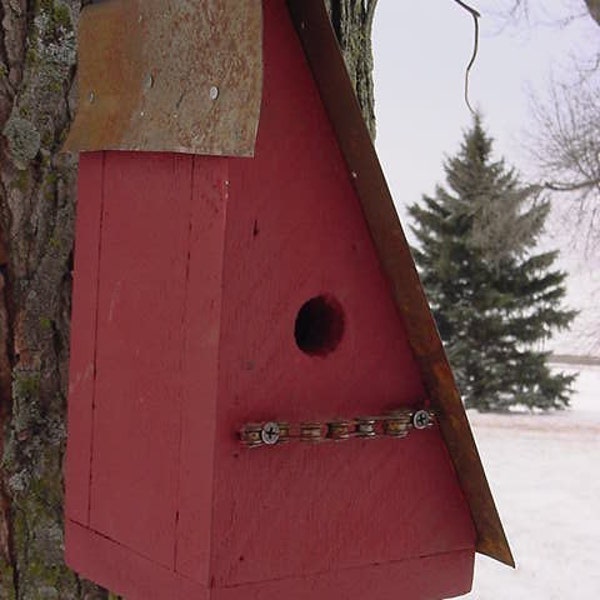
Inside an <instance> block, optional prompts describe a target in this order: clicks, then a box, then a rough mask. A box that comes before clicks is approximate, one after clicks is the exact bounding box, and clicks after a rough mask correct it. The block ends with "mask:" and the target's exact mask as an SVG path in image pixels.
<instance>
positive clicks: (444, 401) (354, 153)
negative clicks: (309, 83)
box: [286, 0, 515, 567]
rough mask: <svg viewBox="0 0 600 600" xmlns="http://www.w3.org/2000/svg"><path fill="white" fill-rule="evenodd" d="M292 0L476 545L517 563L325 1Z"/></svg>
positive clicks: (290, 3)
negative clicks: (467, 510) (465, 505)
mask: <svg viewBox="0 0 600 600" xmlns="http://www.w3.org/2000/svg"><path fill="white" fill-rule="evenodd" d="M286 1H287V5H288V9H289V12H290V15H291V17H292V21H293V23H294V26H295V28H296V31H297V33H298V36H299V38H300V41H301V43H302V46H303V48H304V53H305V55H306V58H307V61H308V63H309V65H310V68H311V71H312V73H313V76H314V78H315V81H316V84H317V86H318V89H319V91H320V95H321V99H322V101H323V103H324V105H325V109H326V111H327V114H328V116H329V119H330V121H331V124H332V126H333V128H334V131H335V133H336V136H337V139H338V142H339V145H340V149H341V151H342V154H343V156H344V158H345V160H346V163H347V165H348V169H349V170H350V172H351V173H352V176H353V181H354V186H355V189H356V192H357V195H358V197H359V200H360V203H361V205H362V209H363V213H364V215H365V219H366V221H367V224H368V227H369V230H370V233H371V237H372V239H373V242H374V244H375V248H376V250H377V254H378V257H379V260H380V263H381V266H382V269H383V271H384V273H385V275H386V277H387V279H388V282H389V284H390V288H391V292H392V296H393V298H394V302H395V304H396V307H397V309H398V312H399V313H400V315H401V317H402V319H403V321H404V323H405V325H406V328H407V331H408V337H409V341H410V345H411V347H412V350H413V352H414V355H415V358H416V360H417V363H418V365H419V367H420V369H421V372H422V373H423V377H424V383H425V386H426V388H427V391H428V393H429V394H430V398H431V402H432V406H433V408H434V409H435V410H436V411H437V413H438V415H439V424H440V429H441V433H442V436H443V438H444V441H445V443H446V446H447V448H448V452H449V454H450V457H451V459H452V462H453V464H454V467H455V469H456V473H457V477H458V480H459V482H460V485H461V487H462V490H463V493H464V495H465V498H466V500H467V502H468V504H469V508H470V511H471V515H472V518H473V522H474V524H475V529H476V531H477V543H476V550H477V551H478V552H480V553H482V554H486V555H488V556H490V557H492V558H494V559H496V560H498V561H500V562H503V563H505V564H507V565H509V566H512V567H514V566H515V561H514V558H513V556H512V552H511V550H510V546H509V544H508V540H507V539H506V535H505V533H504V529H503V527H502V523H501V521H500V517H499V515H498V511H497V509H496V505H495V503H494V499H493V497H492V493H491V490H490V487H489V484H488V481H487V478H486V476H485V472H484V470H483V466H482V464H481V459H480V457H479V453H478V451H477V447H476V445H475V440H474V438H473V433H472V431H471V427H470V425H469V422H468V419H467V416H466V413H465V409H464V406H463V404H462V400H461V398H460V394H459V392H458V389H457V387H456V383H455V381H454V376H453V374H452V370H451V368H450V364H449V362H448V359H447V357H446V354H445V352H444V349H443V346H442V342H441V339H440V337H439V334H438V331H437V327H436V325H435V321H434V319H433V316H432V314H431V311H430V309H429V304H428V302H427V299H426V297H425V294H424V291H423V288H422V285H421V282H420V279H419V276H418V274H417V270H416V268H415V264H414V261H413V258H412V255H411V253H410V250H409V246H408V243H407V241H406V237H405V235H404V232H403V230H402V226H401V224H400V221H399V218H398V215H397V213H396V209H395V207H394V203H393V200H392V197H391V194H390V191H389V189H388V186H387V183H386V180H385V176H384V174H383V171H382V169H381V166H380V164H379V159H378V158H377V153H376V151H375V148H374V146H373V143H372V141H371V137H370V135H369V132H368V129H367V127H366V124H365V122H364V119H363V116H362V113H361V110H360V106H359V103H358V100H357V98H356V95H355V92H354V88H353V86H352V83H351V81H350V78H349V76H348V72H347V70H346V66H345V63H344V59H343V56H342V53H341V50H340V47H339V45H338V42H337V39H336V37H335V32H334V31H333V27H332V26H331V22H330V20H329V16H328V14H327V10H326V8H325V5H324V3H323V0H286Z"/></svg>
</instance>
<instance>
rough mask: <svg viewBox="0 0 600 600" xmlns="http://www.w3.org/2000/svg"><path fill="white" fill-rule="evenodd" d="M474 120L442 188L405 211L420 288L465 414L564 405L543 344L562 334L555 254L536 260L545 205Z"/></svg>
mask: <svg viewBox="0 0 600 600" xmlns="http://www.w3.org/2000/svg"><path fill="white" fill-rule="evenodd" d="M492 145H493V140H492V139H491V138H490V137H489V136H488V135H487V134H486V132H485V131H484V129H483V127H482V124H481V119H480V117H479V116H476V117H475V119H474V122H473V126H472V128H471V129H470V130H469V131H468V132H466V133H465V136H464V139H463V143H462V145H461V148H460V151H459V152H458V154H457V155H456V156H455V157H453V158H450V159H448V160H447V161H446V163H445V165H444V170H445V175H446V183H447V186H446V188H444V187H442V186H438V187H437V189H436V192H435V195H434V196H433V197H428V196H424V197H423V202H422V203H421V204H413V205H411V206H410V207H409V212H410V215H411V217H412V219H413V223H414V224H413V226H412V230H413V232H414V234H415V235H416V238H417V240H418V247H417V248H414V249H413V252H414V256H415V260H416V262H417V266H418V267H419V270H420V273H421V279H422V281H423V285H424V287H425V290H426V292H427V295H428V297H429V301H430V303H431V307H432V310H433V313H434V316H435V319H436V322H437V325H438V328H439V331H440V335H441V337H442V340H443V341H444V344H445V347H446V351H447V353H448V358H449V360H450V363H451V364H452V367H453V369H454V374H455V377H456V380H457V384H458V387H459V389H460V391H461V394H462V396H463V399H464V402H465V405H466V406H467V407H473V408H478V409H480V410H505V409H507V408H508V407H510V406H514V405H525V406H528V407H530V408H541V409H549V408H563V407H565V406H568V403H569V394H570V391H571V384H572V383H573V380H574V377H573V376H570V375H565V374H563V373H558V374H555V373H552V372H551V371H550V369H549V367H548V365H547V358H548V354H549V353H548V352H544V351H542V350H540V346H541V343H542V342H543V341H544V340H545V339H547V338H549V337H550V336H551V334H552V333H553V332H554V331H556V330H561V329H565V328H567V327H568V326H569V324H570V323H571V321H572V320H573V318H574V317H575V315H576V313H575V312H574V311H569V310H565V309H564V308H563V307H562V306H561V302H562V300H563V298H564V295H565V286H564V282H565V278H566V274H565V273H563V272H561V271H558V270H553V269H552V265H553V263H554V261H555V259H556V257H557V252H542V253H537V254H536V252H535V246H536V244H537V242H538V239H539V236H540V234H541V233H542V231H543V228H544V223H545V221H546V217H547V216H548V213H549V210H550V205H549V202H548V201H547V200H542V199H540V198H538V197H537V194H536V192H535V190H534V189H533V188H531V187H527V186H525V185H523V184H522V183H521V182H520V180H519V177H518V175H517V174H516V172H515V170H514V169H512V168H508V167H507V166H506V164H505V162H504V160H499V161H494V160H493V158H492Z"/></svg>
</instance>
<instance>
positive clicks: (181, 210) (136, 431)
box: [90, 152, 192, 568]
mask: <svg viewBox="0 0 600 600" xmlns="http://www.w3.org/2000/svg"><path fill="white" fill-rule="evenodd" d="M191 196H192V158H191V157H187V156H180V155H174V154H164V155H163V154H139V153H137V154H136V153H127V152H108V153H107V154H106V163H105V172H104V212H103V219H102V240H101V255H100V270H99V292H98V337H97V349H96V353H97V354H96V371H97V373H96V391H95V405H94V429H93V454H92V473H91V510H90V526H91V528H92V529H94V530H95V531H97V532H99V533H101V534H103V535H105V536H107V537H108V538H110V539H111V540H114V541H117V542H119V543H120V544H123V545H124V546H126V547H128V548H130V549H131V550H134V551H135V552H138V553H139V554H141V555H142V556H145V557H147V558H149V559H151V560H153V561H155V562H157V563H159V564H161V565H163V566H164V567H168V568H174V561H175V533H176V521H177V508H178V507H177V499H178V498H177V496H178V486H179V469H178V466H179V458H180V455H179V452H180V443H181V430H182V398H183V382H182V364H183V346H184V327H183V324H184V315H185V306H186V282H187V269H188V248H189V229H190V226H189V216H190V210H191Z"/></svg>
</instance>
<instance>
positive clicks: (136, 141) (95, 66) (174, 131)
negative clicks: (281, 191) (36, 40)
mask: <svg viewBox="0 0 600 600" xmlns="http://www.w3.org/2000/svg"><path fill="white" fill-rule="evenodd" d="M78 77H79V108H78V112H77V116H76V118H75V122H74V124H73V126H72V128H71V131H70V134H69V137H68V139H67V141H66V143H65V146H64V148H63V150H65V151H70V152H78V151H83V150H85V151H93V150H139V151H157V152H158V151H161V152H169V151H171V152H185V153H193V154H206V155H226V156H252V155H253V153H254V145H255V140H256V133H257V129H258V122H259V117H260V104H261V99H262V3H261V2H257V1H256V0H204V1H202V0H189V1H188V2H180V1H177V0H168V1H167V0H112V1H111V2H102V3H99V4H92V5H88V6H86V8H85V9H84V10H83V11H82V14H81V17H80V22H79V75H78Z"/></svg>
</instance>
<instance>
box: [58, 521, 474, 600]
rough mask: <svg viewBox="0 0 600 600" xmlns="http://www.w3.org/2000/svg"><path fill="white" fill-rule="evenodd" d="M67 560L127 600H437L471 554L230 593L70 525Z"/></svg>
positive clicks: (460, 582)
mask: <svg viewBox="0 0 600 600" xmlns="http://www.w3.org/2000/svg"><path fill="white" fill-rule="evenodd" d="M65 529H66V537H67V560H68V562H69V564H70V565H72V566H73V567H74V568H76V569H77V570H78V572H79V573H80V574H81V575H82V576H84V577H87V578H89V579H91V580H94V581H110V582H111V584H110V585H111V591H112V592H114V593H117V594H119V595H122V596H124V597H126V598H127V600H167V599H168V600H262V599H263V598H265V597H274V598H284V599H285V600H340V599H344V600H363V599H365V598H377V600H398V598H402V600H411V599H413V598H418V599H423V598H427V599H428V600H441V599H442V598H450V597H454V596H459V595H462V594H465V593H467V592H468V591H469V590H470V589H471V582H472V577H473V561H474V551H473V550H472V549H467V550H459V551H456V552H448V553H443V554H438V555H434V556H426V557H419V558H415V559H411V560H405V561H396V562H390V563H383V564H373V565H367V566H364V567H360V568H355V569H342V570H335V569H334V570H332V571H330V572H327V573H320V574H317V575H309V576H303V577H290V578H284V579H279V580H274V581H266V582H259V583H256V584H242V585H239V586H234V587H226V588H220V587H212V588H209V587H206V586H204V585H202V584H199V583H197V582H194V581H192V580H190V579H188V578H185V577H182V576H180V575H178V574H177V573H174V572H172V571H170V570H168V569H164V568H162V567H160V566H158V565H156V564H155V563H153V562H151V561H149V560H147V559H146V558H143V557H141V556H139V555H138V554H136V553H135V552H132V551H131V550H129V549H128V548H124V547H123V546H120V545H119V544H117V543H115V542H113V541H111V540H109V539H108V538H105V537H103V536H101V535H99V534H97V533H94V532H93V531H90V530H89V529H87V528H85V527H82V526H80V525H78V524H76V523H73V522H72V521H67V522H66V524H65Z"/></svg>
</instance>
